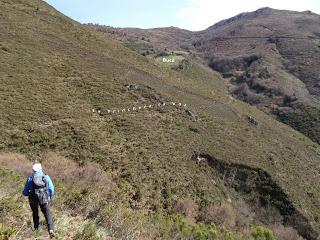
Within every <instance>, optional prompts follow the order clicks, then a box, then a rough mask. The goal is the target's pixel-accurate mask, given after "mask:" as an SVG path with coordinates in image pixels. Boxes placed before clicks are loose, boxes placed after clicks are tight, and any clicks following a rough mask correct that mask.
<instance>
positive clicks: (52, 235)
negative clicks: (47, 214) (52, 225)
mask: <svg viewBox="0 0 320 240" xmlns="http://www.w3.org/2000/svg"><path fill="white" fill-rule="evenodd" d="M49 235H50V238H54V236H55V234H54V231H53V230H49Z"/></svg>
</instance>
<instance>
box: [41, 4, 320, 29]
mask: <svg viewBox="0 0 320 240" xmlns="http://www.w3.org/2000/svg"><path fill="white" fill-rule="evenodd" d="M46 1H47V2H48V3H49V4H50V5H52V6H54V7H55V8H57V9H58V10H59V11H60V12H62V13H64V14H65V15H67V16H69V17H71V18H73V19H75V20H77V21H79V22H81V23H99V24H104V25H111V26H114V27H139V28H152V27H168V26H175V27H180V28H184V29H189V30H203V29H205V28H207V27H209V26H211V25H213V24H214V23H216V22H218V21H220V20H223V19H225V18H229V17H232V16H234V15H236V14H239V13H241V12H248V11H254V10H256V9H258V8H261V7H266V6H268V7H272V8H277V9H288V10H296V11H305V10H311V11H313V12H315V13H318V14H320V0H303V1H301V0H90V1H88V0H46Z"/></svg>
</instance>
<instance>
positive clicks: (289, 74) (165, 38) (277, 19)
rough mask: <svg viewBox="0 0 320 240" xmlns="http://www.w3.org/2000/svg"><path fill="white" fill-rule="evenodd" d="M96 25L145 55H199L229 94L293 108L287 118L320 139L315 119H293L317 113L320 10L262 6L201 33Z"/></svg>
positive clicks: (272, 107)
mask: <svg viewBox="0 0 320 240" xmlns="http://www.w3.org/2000/svg"><path fill="white" fill-rule="evenodd" d="M94 27H95V28H96V29H97V30H98V31H101V32H103V33H105V34H107V35H108V36H111V37H113V38H115V39H118V40H120V41H121V42H123V44H124V45H125V46H128V47H130V48H131V49H134V50H136V51H138V52H139V53H142V54H144V55H155V54H158V53H159V52H163V51H167V52H170V51H176V50H183V51H187V52H189V53H190V54H191V55H195V56H197V59H195V60H196V61H197V62H200V63H201V64H204V65H208V66H210V67H211V68H212V69H214V70H215V71H218V72H220V73H221V74H222V75H223V77H224V78H225V79H227V80H228V81H229V82H230V83H231V84H230V85H229V91H230V92H231V93H232V95H233V96H235V97H237V98H238V99H240V100H243V101H245V102H247V103H249V104H251V105H255V106H258V107H259V108H260V109H261V110H263V111H264V112H266V113H271V114H274V113H280V114H281V115H286V114H287V113H288V112H289V113H292V114H290V116H288V118H290V119H291V120H290V121H285V123H287V124H290V126H292V127H294V128H295V129H297V130H298V131H301V132H302V133H303V134H305V135H306V136H308V137H309V138H311V139H312V140H313V141H315V142H317V143H319V137H318V136H320V132H319V128H317V126H315V125H317V123H315V122H312V123H311V126H310V127H309V128H308V130H306V129H304V127H299V126H297V124H295V123H297V122H299V124H300V123H301V124H303V123H302V122H301V120H300V119H299V116H298V115H297V114H296V113H297V112H308V111H309V110H308V109H309V108H315V110H314V111H313V114H316V118H319V106H320V95H319V93H320V78H319V76H320V70H319V69H320V68H319V64H320V57H319V56H320V54H319V53H320V48H319V46H320V34H319V33H320V16H319V15H317V14H314V13H312V12H292V11H280V10H275V9H271V8H262V9H259V10H257V11H255V12H249V13H242V14H239V15H237V16H235V17H232V18H230V19H226V20H223V21H221V22H219V23H217V24H215V25H213V26H211V27H209V28H208V29H206V30H203V31H200V32H190V31H187V30H182V29H177V28H156V29H147V30H141V29H118V28H111V27H102V26H96V25H94ZM146 39H147V41H146ZM275 116H276V117H277V116H278V115H277V114H276V115H275ZM279 119H280V120H283V119H284V118H283V117H281V118H279ZM314 126H315V127H314Z"/></svg>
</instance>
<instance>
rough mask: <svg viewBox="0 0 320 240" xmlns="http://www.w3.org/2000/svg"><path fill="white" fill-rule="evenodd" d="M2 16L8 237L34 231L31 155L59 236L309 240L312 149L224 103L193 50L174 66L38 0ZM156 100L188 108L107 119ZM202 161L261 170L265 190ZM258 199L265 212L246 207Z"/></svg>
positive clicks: (3, 217)
mask: <svg viewBox="0 0 320 240" xmlns="http://www.w3.org/2000/svg"><path fill="white" fill-rule="evenodd" d="M0 8H1V12H0V23H1V24H0V34H1V39H0V44H1V50H0V81H1V82H0V83H1V84H0V113H1V114H0V149H1V152H3V154H1V155H0V163H1V164H0V166H1V167H0V168H1V172H0V177H1V181H0V210H1V214H0V222H1V223H3V224H4V228H5V229H4V231H6V230H7V228H8V227H12V228H13V230H16V232H15V233H14V234H15V236H18V237H20V238H22V239H25V238H24V234H26V235H25V236H27V237H28V236H31V234H32V233H31V230H30V222H29V223H27V220H28V219H30V216H28V213H29V209H28V206H27V204H26V200H25V199H23V198H22V197H21V196H20V191H21V188H22V187H23V182H24V180H25V178H24V177H25V176H26V175H27V174H28V173H29V169H30V166H31V161H33V160H41V161H42V162H43V163H44V165H45V169H46V171H47V172H48V174H50V175H51V176H52V178H53V179H54V180H55V182H56V184H57V197H56V199H55V202H54V206H53V209H54V213H55V216H56V225H57V233H58V235H59V236H61V238H62V239H68V238H69V239H70V238H71V239H72V238H78V239H85V238H86V237H87V238H88V239H94V238H97V237H98V238H102V239H108V237H109V238H111V239H163V238H165V239H170V238H176V239H208V238H209V239H210V237H209V236H211V238H212V239H247V238H249V239H250V238H251V239H252V238H254V235H253V234H251V233H252V232H256V233H254V234H256V236H260V237H259V238H258V237H256V239H270V237H271V236H272V234H271V233H270V231H269V230H266V229H265V228H258V229H260V230H255V231H253V229H255V226H258V225H262V226H264V227H269V228H272V229H273V231H274V234H275V235H276V234H278V235H279V236H280V235H281V234H282V235H285V234H288V233H290V234H291V235H294V236H295V239H299V236H298V235H297V233H296V232H299V233H300V234H301V235H303V236H304V237H306V238H308V239H316V238H315V237H314V236H316V235H318V233H319V231H320V223H319V216H320V212H319V209H320V206H319V199H320V195H319V194H320V191H319V190H320V186H319V184H318V183H319V174H320V169H319V157H320V147H319V145H317V144H316V143H314V142H312V141H310V140H309V139H308V138H306V137H304V135H302V134H300V133H299V132H297V131H295V130H293V129H291V128H289V127H288V126H286V125H284V124H281V123H279V122H277V121H275V120H274V119H272V118H271V117H269V116H267V115H266V114H264V113H263V112H261V111H259V110H258V109H256V108H255V107H251V106H249V105H247V104H245V103H243V102H240V101H237V100H235V99H233V98H232V97H230V96H229V95H228V91H227V88H226V87H225V84H224V81H223V80H222V79H221V78H220V77H219V76H218V75H215V74H212V71H211V70H210V69H207V68H205V67H203V66H201V65H198V64H195V63H194V64H193V63H192V60H194V58H195V56H193V55H192V54H190V55H188V54H187V55H184V60H186V61H187V62H188V64H186V67H183V68H182V70H181V71H180V72H177V71H172V70H170V69H168V68H167V67H166V66H164V65H162V64H158V63H157V62H156V61H154V60H153V59H148V58H146V57H144V56H142V55H141V54H138V53H135V52H133V51H131V50H129V49H127V48H125V47H123V46H122V45H121V44H119V43H117V42H116V41H114V40H112V39H110V38H106V37H105V35H103V34H101V33H97V32H96V31H94V30H92V29H90V28H88V27H87V26H82V25H80V24H79V23H76V22H74V21H72V20H70V19H68V18H67V17H65V16H63V15H62V14H60V13H58V12H57V11H56V10H54V9H53V8H51V7H50V6H48V5H47V4H46V3H44V2H42V1H37V0H23V1H22V0H21V1H19V0H10V1H9V0H1V1H0ZM167 54H170V52H167ZM181 61H182V60H181ZM128 86H134V87H128ZM162 101H163V102H171V101H173V102H182V103H186V104H187V109H183V108H179V107H172V106H171V107H170V106H167V107H159V108H153V109H146V110H141V111H137V112H130V113H123V114H122V113H121V114H112V115H110V114H107V110H108V109H118V108H120V109H121V108H123V107H133V106H141V105H144V104H157V103H159V102H162ZM92 109H100V110H101V114H97V113H93V112H92ZM186 110H187V111H186ZM248 116H254V117H255V119H256V120H257V121H258V122H259V125H258V126H256V125H254V124H251V123H249V122H248ZM4 153H20V154H23V155H24V156H26V158H27V159H29V160H26V159H25V158H24V157H21V156H20V155H19V156H20V157H17V156H16V155H13V156H12V155H10V154H4ZM202 155H208V156H211V157H212V158H214V159H217V161H219V162H220V163H221V164H235V166H238V165H237V164H241V166H247V167H248V168H254V169H256V171H258V172H260V171H261V172H262V173H264V174H265V175H263V176H267V178H266V181H265V183H263V184H260V185H261V187H262V188H263V189H267V190H268V191H260V189H257V188H256V187H255V185H254V183H248V184H249V187H250V186H251V185H250V184H252V186H251V189H252V191H251V192H243V191H239V190H238V189H237V188H235V187H234V186H232V185H230V184H228V182H227V181H225V179H224V178H223V175H221V174H220V172H218V171H217V169H216V168H214V167H212V166H211V165H210V162H208V161H207V160H204V161H202V160H201V158H200V159H198V158H197V156H202ZM197 162H199V163H197ZM260 185H259V186H260ZM17 186H19V187H18V188H17ZM270 187H271V188H270ZM273 188H275V190H277V193H278V190H279V194H280V195H281V196H286V197H285V200H287V199H288V202H289V203H290V206H292V207H293V208H294V209H295V210H296V211H297V212H299V213H301V216H299V219H298V220H301V219H303V220H305V221H306V222H307V224H306V226H297V225H295V224H292V223H290V222H288V221H285V220H284V217H285V216H282V215H281V214H283V213H282V211H281V206H282V204H283V203H285V204H287V202H286V201H283V200H281V199H280V202H279V203H276V204H274V202H275V200H276V201H278V200H279V199H278V198H274V199H273V195H272V194H273ZM255 196H261V199H270V202H271V203H272V204H267V205H263V202H262V201H256V202H255V203H256V204H251V202H250V199H253V198H254V197H255ZM258 199H259V198H258ZM177 214H178V215H179V216H176V215H177ZM217 216H222V217H217ZM272 216H278V217H276V218H272ZM284 225H286V226H284ZM68 226H69V227H68ZM293 228H295V229H293ZM20 229H21V230H20ZM283 229H285V230H283ZM11 230H12V229H9V230H8V231H9V233H8V234H10V231H11ZM146 230H148V232H146ZM280 232H281V233H280ZM283 232H284V233H285V234H284V233H283ZM68 233H70V236H68V235H67V234H68ZM6 234H7V233H6ZM278 235H277V236H278ZM18 237H17V238H18ZM283 239H284V238H283ZM292 239H294V238H292Z"/></svg>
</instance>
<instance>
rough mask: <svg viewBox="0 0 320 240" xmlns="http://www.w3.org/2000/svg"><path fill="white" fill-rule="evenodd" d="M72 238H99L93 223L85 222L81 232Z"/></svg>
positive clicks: (90, 239)
mask: <svg viewBox="0 0 320 240" xmlns="http://www.w3.org/2000/svg"><path fill="white" fill-rule="evenodd" d="M74 239H76V240H99V239H100V238H99V236H98V234H97V230H96V228H95V226H94V224H93V223H87V224H85V225H84V227H83V230H82V232H81V233H78V234H77V235H76V236H75V237H74Z"/></svg>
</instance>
